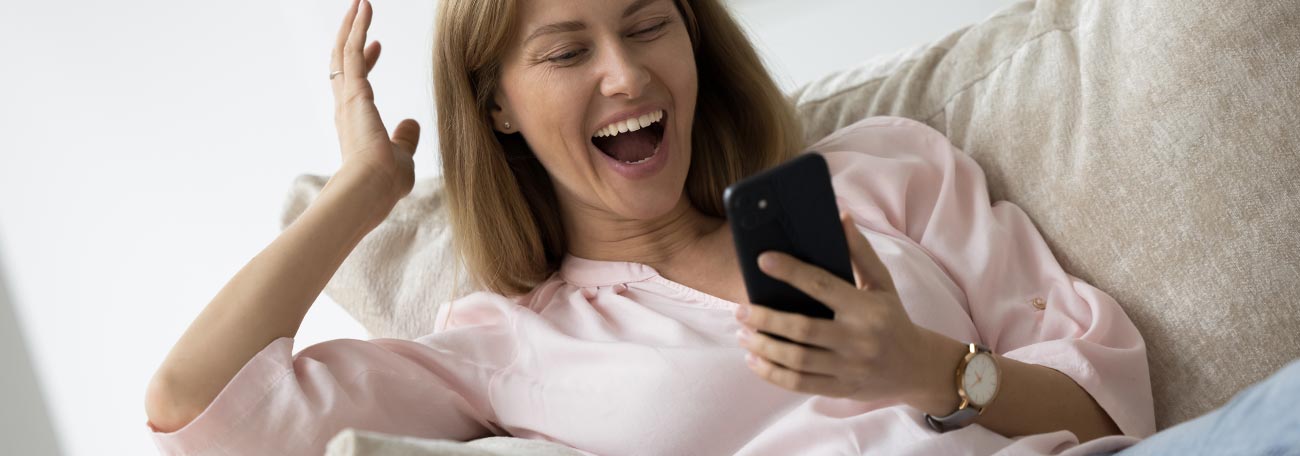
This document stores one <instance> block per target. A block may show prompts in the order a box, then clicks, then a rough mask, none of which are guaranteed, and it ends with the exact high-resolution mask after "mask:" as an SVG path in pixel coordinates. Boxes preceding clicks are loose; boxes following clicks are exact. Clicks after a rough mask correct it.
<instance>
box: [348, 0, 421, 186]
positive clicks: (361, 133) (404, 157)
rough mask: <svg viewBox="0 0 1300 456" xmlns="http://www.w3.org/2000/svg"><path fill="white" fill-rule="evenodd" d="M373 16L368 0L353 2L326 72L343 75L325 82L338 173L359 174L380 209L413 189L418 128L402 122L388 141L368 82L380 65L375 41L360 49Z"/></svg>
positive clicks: (413, 122) (386, 131)
mask: <svg viewBox="0 0 1300 456" xmlns="http://www.w3.org/2000/svg"><path fill="white" fill-rule="evenodd" d="M372 16H373V10H372V9H371V6H370V2H369V1H368V0H352V6H351V7H350V8H348V12H347V15H346V16H345V17H344V18H343V25H342V26H341V27H340V28H339V31H338V37H337V39H336V42H335V45H334V52H333V53H332V55H331V58H330V68H331V70H330V71H331V72H333V71H335V70H343V73H342V74H339V75H338V76H335V77H334V79H331V80H330V85H331V87H332V88H333V91H334V126H335V128H336V129H337V130H338V133H339V147H340V150H341V152H342V155H343V165H342V167H341V170H340V171H350V172H353V173H360V174H361V175H363V176H365V178H364V180H366V181H369V182H373V183H374V185H376V186H377V187H378V188H376V189H375V190H377V191H378V192H379V193H378V194H380V195H384V197H386V198H388V200H387V201H384V203H385V204H397V201H398V200H400V199H402V197H404V196H406V195H407V194H409V193H410V192H411V188H412V187H413V186H414V184H415V163H414V161H413V160H412V156H413V155H414V154H415V147H416V145H417V144H418V143H419V142H420V124H419V123H418V122H416V121H415V120H414V119H405V120H403V121H402V122H401V123H399V124H398V125H397V128H396V129H394V131H393V135H392V137H391V138H390V137H389V136H388V130H387V129H386V128H385V127H384V122H383V120H381V119H380V118H379V110H378V109H377V108H376V107H375V95H374V91H373V90H372V88H371V86H370V81H369V80H368V79H367V76H368V75H369V74H370V69H371V68H374V66H375V63H376V62H377V61H379V51H380V47H379V42H378V41H376V42H373V43H371V44H370V46H364V45H365V43H366V30H367V29H368V28H369V27H370V20H371V18H372ZM363 49H364V52H363ZM340 62H342V64H341V66H340Z"/></svg>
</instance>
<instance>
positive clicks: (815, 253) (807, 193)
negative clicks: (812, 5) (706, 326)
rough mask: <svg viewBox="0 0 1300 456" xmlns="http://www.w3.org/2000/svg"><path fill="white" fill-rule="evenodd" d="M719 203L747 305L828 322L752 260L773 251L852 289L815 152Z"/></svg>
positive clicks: (826, 312) (826, 314)
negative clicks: (725, 217) (725, 214)
mask: <svg viewBox="0 0 1300 456" xmlns="http://www.w3.org/2000/svg"><path fill="white" fill-rule="evenodd" d="M722 199H723V204H724V205H726V208H727V209H726V210H727V220H728V221H730V222H731V235H732V239H733V241H734V242H735V244H736V255H737V256H738V257H739V259H740V272H741V274H742V275H743V276H744V279H745V291H746V292H748V293H749V301H750V302H752V303H754V304H758V305H762V306H765V307H769V308H772V309H776V310H780V311H783V312H794V313H800V314H803V315H807V316H809V317H813V318H825V319H832V318H834V317H835V312H834V311H832V310H831V309H830V308H829V307H826V306H825V305H824V304H822V303H821V302H818V301H817V300H816V299H813V297H811V296H808V295H807V294H805V293H804V292H802V291H799V289H797V288H795V287H793V286H791V285H789V284H787V283H785V282H782V281H780V280H777V279H775V278H772V277H771V276H768V275H767V274H764V273H763V271H761V270H759V269H758V255H759V254H760V253H763V252H765V251H768V250H777V251H781V252H785V253H787V254H789V255H791V256H794V257H795V258H798V259H800V260H802V261H804V262H806V263H809V264H812V265H815V266H817V267H820V268H822V269H825V270H827V271H829V272H830V273H831V274H834V275H835V276H837V277H839V278H840V279H843V280H844V281H846V282H848V283H850V284H852V283H854V281H853V266H852V263H851V262H850V259H849V244H848V240H847V239H846V238H845V237H844V225H843V224H841V223H840V217H839V214H840V212H839V208H838V206H837V205H836V204H835V192H834V190H833V189H832V187H831V174H830V168H828V167H827V166H826V159H825V158H823V157H822V156H821V154H819V153H817V152H807V153H804V154H802V155H800V156H798V157H797V158H795V159H793V160H790V161H787V162H785V163H782V164H781V165H778V166H776V167H774V168H772V169H769V170H766V171H763V172H761V173H758V174H755V175H753V176H750V177H747V178H745V179H742V180H740V181H739V182H736V183H734V184H732V185H731V186H730V187H727V190H726V192H725V193H723V197H722ZM769 336H772V337H774V338H778V339H781V340H785V341H789V340H788V339H786V338H784V337H780V336H776V335H772V334H769Z"/></svg>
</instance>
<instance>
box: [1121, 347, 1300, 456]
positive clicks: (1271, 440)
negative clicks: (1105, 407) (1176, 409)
mask: <svg viewBox="0 0 1300 456" xmlns="http://www.w3.org/2000/svg"><path fill="white" fill-rule="evenodd" d="M1101 454H1105V455H1111V454H1114V455H1119V456H1143V455H1165V454H1171V455H1184V454H1187V455H1195V454H1207V455H1208V454H1212V455H1297V456H1300V360H1296V361H1292V362H1291V363H1290V364H1287V365H1286V366H1285V367H1283V368H1282V369H1281V370H1278V371H1277V372H1276V373H1274V374H1273V375H1272V376H1271V377H1269V378H1268V379H1266V380H1264V381H1262V382H1259V383H1256V384H1254V385H1251V386H1250V387H1249V388H1246V389H1245V390H1243V391H1242V392H1240V393H1237V395H1236V396H1235V397H1233V398H1232V400H1231V401H1229V402H1228V403H1227V404H1225V405H1224V406H1223V407H1220V408H1218V409H1217V410H1214V411H1212V412H1210V413H1207V414H1205V415H1202V416H1200V417H1198V418H1196V419H1194V420H1191V421H1187V422H1185V423H1182V424H1179V425H1177V426H1174V427H1171V428H1169V429H1165V430H1163V431H1160V432H1158V433H1156V434H1155V435H1152V436H1151V437H1148V438H1146V439H1144V440H1142V441H1141V442H1138V444H1137V445H1134V446H1132V447H1129V448H1126V449H1124V450H1121V451H1119V452H1113V453H1101Z"/></svg>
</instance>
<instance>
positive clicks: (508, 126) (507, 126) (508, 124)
mask: <svg viewBox="0 0 1300 456" xmlns="http://www.w3.org/2000/svg"><path fill="white" fill-rule="evenodd" d="M509 129H510V121H509V120H507V121H506V130H509Z"/></svg>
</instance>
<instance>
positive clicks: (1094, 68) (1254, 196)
mask: <svg viewBox="0 0 1300 456" xmlns="http://www.w3.org/2000/svg"><path fill="white" fill-rule="evenodd" d="M1296 24H1300V2H1296V1H1295V0H1258V1H1244V2H1243V1H1237V0H1200V1H1192V2H1188V1H1187V0H1144V1H1136V2H1123V1H1100V0H1098V1H1075V0H1055V1H1039V2H1037V3H1036V4H1035V3H1032V2H1025V3H1021V4H1018V5H1015V6H1012V7H1010V8H1008V9H1006V10H1003V11H1002V12H1001V13H999V14H997V15H995V16H994V17H992V18H990V19H988V20H987V21H986V22H984V23H981V24H979V25H976V26H974V27H971V28H969V29H966V30H963V31H960V32H957V33H954V34H952V35H949V36H948V37H946V38H945V39H943V40H941V41H939V42H937V43H934V44H933V45H931V46H928V47H924V48H920V49H917V50H913V51H910V52H906V53H903V54H900V55H898V56H894V57H893V58H891V59H887V60H886V61H883V62H878V63H877V64H875V65H869V66H865V67H864V68H862V69H859V70H854V71H848V72H843V73H840V74H836V75H832V76H830V77H828V78H826V79H824V80H823V81H820V82H818V83H814V84H811V85H809V86H808V87H805V88H803V89H801V90H800V91H799V92H798V93H796V94H795V96H796V99H797V100H798V104H799V106H800V111H801V114H802V115H803V117H804V118H805V119H806V120H807V122H808V123H809V125H811V126H813V128H810V129H809V131H808V137H809V138H810V139H811V138H817V137H820V136H823V135H825V134H827V133H829V132H831V131H832V130H834V129H835V128H837V126H838V125H844V124H847V123H849V122H852V121H853V120H856V119H860V118H862V117H867V116H875V115H896V116H903V117H910V118H913V119H917V120H920V121H923V122H926V123H927V124H929V125H930V126H932V127H934V128H935V129H937V130H939V131H941V132H944V134H945V135H947V136H948V138H949V139H950V140H951V141H952V142H953V144H955V145H956V146H958V147H959V148H961V149H962V150H964V151H966V152H967V153H969V154H970V155H971V156H972V157H973V158H974V159H975V160H976V161H978V162H979V164H980V166H981V167H982V168H983V169H984V171H985V172H986V174H987V176H988V183H989V190H990V193H991V196H992V197H993V198H994V199H1005V200H1010V201H1012V202H1014V203H1016V204H1017V205H1019V206H1020V207H1021V208H1023V209H1024V210H1025V211H1026V212H1028V213H1029V214H1030V216H1031V217H1033V218H1034V220H1035V223H1036V224H1037V225H1038V228H1039V230H1040V231H1041V232H1042V233H1043V235H1044V237H1046V239H1047V241H1048V243H1049V244H1050V245H1051V247H1052V249H1053V251H1054V252H1055V253H1056V256H1057V258H1059V259H1060V260H1061V264H1062V266H1064V267H1065V268H1066V270H1068V271H1070V272H1071V273H1073V274H1074V275H1076V276H1078V277H1080V278H1082V279H1084V280H1086V281H1088V282H1089V283H1092V284H1094V285H1096V286H1098V287H1099V288H1101V289H1103V290H1106V291H1107V292H1109V293H1110V294H1111V295H1112V296H1114V297H1115V298H1116V299H1117V300H1118V301H1119V302H1120V304H1121V305H1123V306H1124V308H1125V310H1126V311H1127V312H1128V314H1129V316H1130V317H1131V318H1132V319H1133V320H1134V322H1135V323H1136V324H1137V326H1138V328H1139V329H1140V330H1141V331H1142V334H1143V336H1144V338H1145V340H1146V343H1147V349H1148V358H1149V362H1150V368H1151V376H1152V387H1153V393H1154V395H1155V403H1156V420H1157V424H1158V425H1159V426H1160V427H1161V428H1165V427H1168V426H1171V425H1173V424H1176V423H1178V422H1181V421H1184V420H1186V419H1189V418H1192V417H1194V416H1197V415H1199V414H1202V413H1204V412H1206V411H1208V410H1210V409H1212V408H1214V407H1217V406H1218V405H1220V404H1222V403H1224V402H1225V401H1226V400H1227V399H1228V398H1230V397H1231V395H1232V394H1234V393H1235V392H1237V391H1239V390H1240V389H1241V388H1243V387H1244V386H1246V385H1248V384H1251V383H1253V382H1256V381H1258V380H1261V379H1262V378H1264V377H1265V376H1267V374H1269V373H1272V372H1274V371H1276V370H1277V369H1278V368H1280V367H1281V366H1282V365H1283V364H1285V363H1286V362H1287V361H1289V360H1291V359H1295V358H1297V357H1300V80H1298V76H1297V75H1300V27H1298V26H1297V25H1296Z"/></svg>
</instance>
